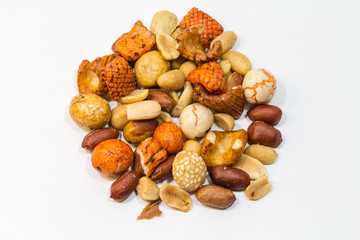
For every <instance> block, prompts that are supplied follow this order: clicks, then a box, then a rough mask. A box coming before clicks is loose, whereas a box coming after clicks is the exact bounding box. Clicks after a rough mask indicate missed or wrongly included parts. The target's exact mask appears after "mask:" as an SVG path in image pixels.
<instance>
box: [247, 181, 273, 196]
mask: <svg viewBox="0 0 360 240" xmlns="http://www.w3.org/2000/svg"><path fill="white" fill-rule="evenodd" d="M271 188H272V186H271V183H269V179H268V177H267V176H261V177H259V178H258V179H256V180H255V181H254V182H252V183H251V184H250V185H249V186H248V187H247V188H246V190H245V194H246V197H247V198H248V199H250V200H258V199H260V198H262V197H263V196H265V195H266V194H267V193H268V192H269V191H270V190H271Z"/></svg>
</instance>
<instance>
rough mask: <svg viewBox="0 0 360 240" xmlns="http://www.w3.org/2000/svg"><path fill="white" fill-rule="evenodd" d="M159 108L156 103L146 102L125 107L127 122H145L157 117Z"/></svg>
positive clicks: (152, 101)
mask: <svg viewBox="0 0 360 240" xmlns="http://www.w3.org/2000/svg"><path fill="white" fill-rule="evenodd" d="M160 112H161V106H160V104H159V103H158V102H157V101H154V100H146V101H141V102H137V103H132V104H128V105H126V115H127V119H128V120H146V119H153V118H156V117H157V116H159V114H160Z"/></svg>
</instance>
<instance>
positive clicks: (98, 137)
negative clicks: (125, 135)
mask: <svg viewBox="0 0 360 240" xmlns="http://www.w3.org/2000/svg"><path fill="white" fill-rule="evenodd" d="M119 135H120V133H119V131H118V130H116V129H115V128H113V127H108V128H103V129H98V130H95V131H92V132H90V133H88V134H87V135H86V136H85V137H84V140H83V141H82V144H81V147H82V148H85V149H87V150H93V149H94V148H95V147H96V145H98V144H99V143H101V142H102V141H105V140H108V139H113V138H114V139H117V138H118V137H119Z"/></svg>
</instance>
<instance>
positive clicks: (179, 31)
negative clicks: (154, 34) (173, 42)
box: [170, 27, 182, 56]
mask: <svg viewBox="0 0 360 240" xmlns="http://www.w3.org/2000/svg"><path fill="white" fill-rule="evenodd" d="M181 32H182V29H181V28H179V27H178V28H176V29H175V30H174V32H173V33H172V34H171V35H170V36H171V37H172V38H173V39H176V38H177V36H179V35H180V34H181ZM180 56H181V55H180Z"/></svg>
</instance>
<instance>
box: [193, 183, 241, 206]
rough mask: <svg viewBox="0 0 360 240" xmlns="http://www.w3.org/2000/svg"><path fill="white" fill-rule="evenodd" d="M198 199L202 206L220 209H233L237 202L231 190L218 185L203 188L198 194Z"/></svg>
mask: <svg viewBox="0 0 360 240" xmlns="http://www.w3.org/2000/svg"><path fill="white" fill-rule="evenodd" d="M196 198H197V200H198V201H199V202H200V203H201V204H202V205H205V206H208V207H213V208H219V209H226V208H229V207H231V206H232V205H233V203H234V202H235V200H236V197H235V195H234V193H233V192H232V191H231V190H229V189H227V188H223V187H221V186H217V185H206V186H203V187H202V188H200V189H199V190H198V191H197V192H196Z"/></svg>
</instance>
